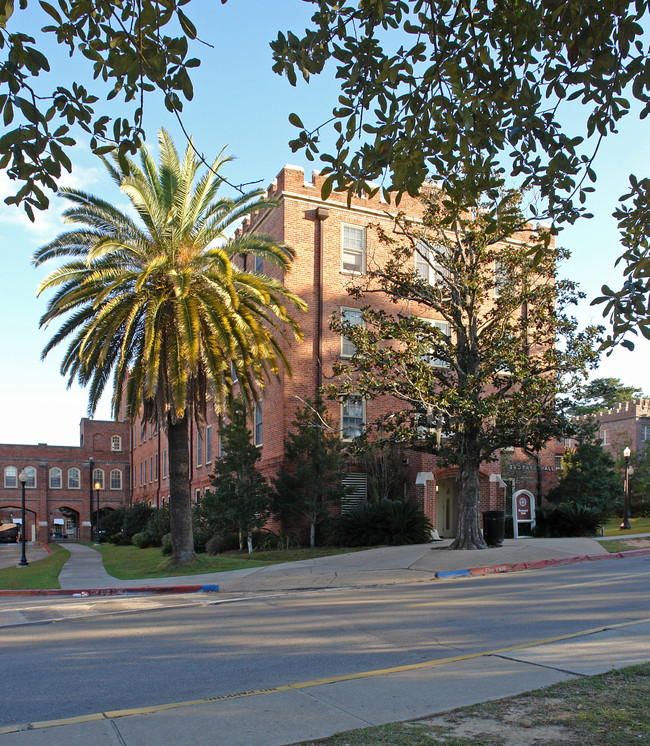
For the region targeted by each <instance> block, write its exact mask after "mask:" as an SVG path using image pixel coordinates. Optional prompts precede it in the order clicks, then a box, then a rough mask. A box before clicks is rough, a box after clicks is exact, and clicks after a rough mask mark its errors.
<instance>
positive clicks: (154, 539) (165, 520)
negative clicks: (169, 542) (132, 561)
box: [134, 505, 169, 547]
mask: <svg viewBox="0 0 650 746" xmlns="http://www.w3.org/2000/svg"><path fill="white" fill-rule="evenodd" d="M145 531H146V533H147V534H148V535H149V537H150V540H151V544H150V545H149V546H152V547H159V546H161V545H162V540H163V536H164V535H165V534H168V533H169V505H163V506H162V507H160V508H156V509H154V511H153V513H152V514H151V516H150V517H149V520H148V521H147V526H146V528H145ZM134 543H135V541H134Z"/></svg>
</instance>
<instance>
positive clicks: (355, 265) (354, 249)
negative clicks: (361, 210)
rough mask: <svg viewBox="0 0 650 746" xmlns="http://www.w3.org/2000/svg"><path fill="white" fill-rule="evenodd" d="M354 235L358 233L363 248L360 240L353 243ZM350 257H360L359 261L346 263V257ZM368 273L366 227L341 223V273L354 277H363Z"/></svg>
mask: <svg viewBox="0 0 650 746" xmlns="http://www.w3.org/2000/svg"><path fill="white" fill-rule="evenodd" d="M352 233H358V234H359V235H360V238H361V241H360V243H361V247H359V245H358V244H359V241H358V239H355V240H354V244H353V241H352V240H350V239H351V238H352V236H351V234H352ZM346 254H347V255H348V257H358V261H354V262H350V261H347V262H346V261H345V255H346ZM365 271H366V227H365V226H363V225H354V224H353V223H341V272H346V273H349V274H353V275H362V274H365Z"/></svg>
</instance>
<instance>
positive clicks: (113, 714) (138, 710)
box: [0, 618, 650, 735]
mask: <svg viewBox="0 0 650 746" xmlns="http://www.w3.org/2000/svg"><path fill="white" fill-rule="evenodd" d="M648 622H650V618H648V619H637V620H636V621H633V622H619V623H618V624H608V625H606V626H604V627H593V628H592V629H585V630H581V631H580V632H572V633H570V634H567V635H558V636H557V637H548V638H546V639H544V640H533V641H532V642H523V643H520V644H519V645H510V646H508V647H506V648H496V649H494V650H484V651H482V652H480V653H466V654H464V655H453V656H449V657H447V658H436V659H435V660H430V661H423V662H421V663H409V664H407V665H405V666H392V667H391V668H378V669H375V670H372V671H361V672H360V673H350V674H343V675H341V676H331V677H329V678H325V679H314V680H313V681H302V682H300V683H298V684H283V685H282V686H274V687H269V688H267V689H251V690H248V691H244V692H235V693H233V694H223V695H220V696H217V697H205V698H203V699H193V700H187V701H185V702H169V703H167V704H162V705H150V706H148V707H146V706H145V707H135V708H132V709H127V710H109V711H106V712H98V713H94V714H91V715H81V716H79V717H73V718H65V719H62V720H42V721H41V722H36V723H29V724H27V725H22V726H20V725H11V726H6V727H1V726H0V735H5V734H7V733H18V732H20V731H23V730H37V729H41V728H54V727H56V726H60V725H75V724H76V723H87V722H91V721H93V720H111V719H113V718H122V717H128V716H129V715H151V714H153V713H156V712H163V711H165V710H173V709H179V708H181V707H193V706H195V705H207V704H210V703H213V702H222V701H224V700H229V699H243V698H244V697H254V696H259V695H261V694H277V693H278V692H288V691H292V690H300V689H308V688H309V687H312V686H323V685H325V684H338V683H340V682H343V681H354V680H356V679H369V678H373V677H376V676H387V675H389V674H395V673H404V672H406V671H417V670H420V669H424V668H436V667H437V666H444V665H446V664H449V663H458V662H460V661H469V660H474V659H476V658H486V657H488V656H490V655H500V654H502V653H511V652H513V651H515V650H524V649H525V648H534V647H539V646H540V645H549V644H551V643H554V642H563V641H564V640H572V639H575V638H577V637H584V636H586V635H593V634H596V633H598V632H606V631H607V630H610V629H622V628H624V627H632V626H634V625H637V624H647V623H648Z"/></svg>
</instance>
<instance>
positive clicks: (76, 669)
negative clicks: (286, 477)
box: [0, 557, 650, 725]
mask: <svg viewBox="0 0 650 746" xmlns="http://www.w3.org/2000/svg"><path fill="white" fill-rule="evenodd" d="M649 591H650V559H649V558H646V557H639V558H630V559H626V560H623V561H619V562H616V563H614V562H597V563H593V564H580V565H570V566H566V567H555V568H550V569H548V570H544V571H535V572H529V573H513V574H507V575H499V576H488V577H483V578H472V579H465V580H461V581H449V582H444V581H438V582H436V583H427V584H417V585H404V586H387V587H382V588H362V589H353V590H338V591H320V592H303V593H292V594H278V595H275V596H269V597H265V598H251V599H247V600H244V601H238V602H231V603H218V602H216V603H215V601H216V599H215V598H214V597H205V596H204V597H196V598H195V599H193V601H194V603H190V604H187V599H186V600H185V602H184V603H183V605H182V606H175V605H174V603H173V602H170V601H169V600H167V601H165V602H164V603H162V602H161V603H156V602H154V601H151V602H148V603H145V604H143V607H142V608H141V609H138V608H137V606H133V604H134V601H133V600H128V599H125V600H123V601H115V600H112V604H113V606H112V607H104V610H105V611H108V612H111V611H115V612H119V611H123V610H129V611H131V612H132V613H128V614H121V613H115V614H113V613H97V610H98V609H101V607H100V606H95V605H92V604H90V605H89V604H87V602H84V601H80V603H81V604H84V605H83V607H81V608H83V609H84V610H85V612H84V615H83V616H81V617H79V618H76V619H65V620H63V621H59V622H56V623H39V624H31V625H27V626H15V627H5V628H4V629H2V634H1V637H0V639H2V646H1V648H0V671H1V674H2V676H1V678H0V725H8V724H12V723H16V722H30V721H39V720H48V719H58V718H64V717H71V716H77V715H84V714H87V713H94V712H98V711H101V710H112V709H121V708H132V707H139V706H148V705H152V704H162V703H166V702H176V701H187V700H191V699H199V698H206V697H219V696H223V695H227V694H234V693H237V692H242V691H248V690H252V689H255V690H259V689H264V688H266V687H269V688H271V687H276V686H279V685H282V684H296V683H299V682H305V681H310V680H315V679H321V678H327V677H331V676H341V675H345V674H349V673H357V672H363V671H369V670H375V669H383V668H389V667H394V666H400V665H410V664H414V663H418V662H423V661H430V660H437V659H441V658H446V657H449V656H453V655H461V654H468V653H475V652H480V651H484V650H492V649H496V648H500V647H505V646H511V645H517V644H525V643H531V642H534V641H537V640H540V639H547V638H550V637H555V636H559V635H566V634H573V633H577V632H580V631H583V630H587V629H592V628H595V627H600V626H603V625H610V624H617V623H621V622H627V621H633V620H638V619H647V618H650V593H649ZM16 604H18V602H16ZM16 604H14V605H16ZM128 604H131V606H130V607H128V609H127V606H128ZM125 605H127V606H125ZM27 607H28V608H29V609H32V610H33V609H36V608H39V605H38V604H35V603H34V602H30V604H29V605H26V608H27Z"/></svg>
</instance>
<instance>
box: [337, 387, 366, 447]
mask: <svg viewBox="0 0 650 746" xmlns="http://www.w3.org/2000/svg"><path fill="white" fill-rule="evenodd" d="M365 421H366V403H365V401H364V400H363V399H360V398H359V397H357V396H351V397H349V398H348V399H346V400H345V401H344V402H343V403H342V404H341V438H342V439H343V440H352V439H353V438H358V437H359V436H360V435H361V434H362V433H363V426H364V425H365Z"/></svg>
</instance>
